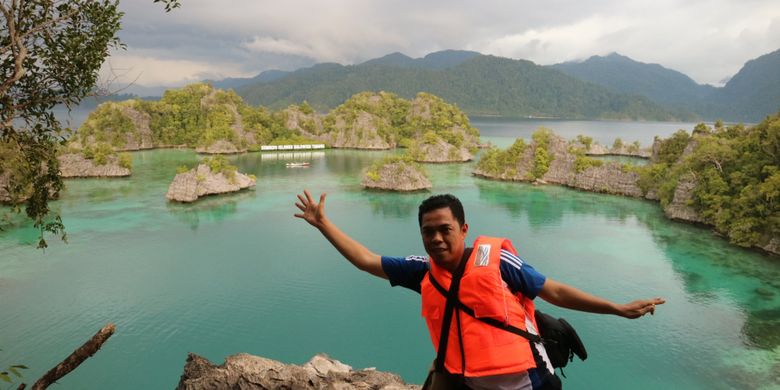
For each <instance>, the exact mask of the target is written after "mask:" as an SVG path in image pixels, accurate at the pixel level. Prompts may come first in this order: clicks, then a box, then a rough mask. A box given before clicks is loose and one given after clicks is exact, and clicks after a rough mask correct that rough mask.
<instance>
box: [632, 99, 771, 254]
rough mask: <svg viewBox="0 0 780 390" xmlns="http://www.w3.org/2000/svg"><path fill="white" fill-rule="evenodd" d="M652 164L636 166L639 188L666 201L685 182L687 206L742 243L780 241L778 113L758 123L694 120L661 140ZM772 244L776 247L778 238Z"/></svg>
mask: <svg viewBox="0 0 780 390" xmlns="http://www.w3.org/2000/svg"><path fill="white" fill-rule="evenodd" d="M656 154H657V157H656V159H655V160H654V162H653V164H651V165H648V166H645V167H642V168H639V173H640V185H641V186H642V187H643V190H645V191H646V192H647V191H655V192H656V193H657V194H658V198H659V200H660V202H661V204H662V205H669V204H670V203H672V202H673V201H674V200H675V196H676V195H678V193H676V192H677V189H678V187H679V186H680V184H681V183H682V182H684V181H687V182H690V183H691V184H692V187H693V190H692V193H691V194H690V199H689V200H687V202H686V203H687V205H688V206H690V207H692V208H693V209H694V210H695V211H696V213H697V214H698V215H699V216H700V218H701V221H702V222H704V223H706V224H709V225H713V226H714V227H715V229H716V230H717V231H718V232H720V233H723V234H724V235H726V236H728V237H729V240H731V242H733V243H735V244H737V245H740V246H746V247H749V246H765V245H767V244H768V243H770V242H771V241H773V240H780V113H778V114H775V115H773V116H770V117H768V118H766V119H765V120H764V121H762V122H761V123H759V124H758V125H755V126H751V127H745V126H743V125H733V126H724V125H723V124H722V123H720V122H718V123H716V126H714V127H713V128H710V127H708V126H707V125H704V124H699V125H697V126H696V127H695V128H694V129H693V132H692V134H691V135H689V134H688V133H686V132H684V131H678V132H677V133H675V134H674V135H673V136H672V137H670V138H668V139H666V140H660V141H659V142H658V147H657V153H656ZM774 245H776V246H780V242H775V243H774Z"/></svg>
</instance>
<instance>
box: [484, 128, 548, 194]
mask: <svg viewBox="0 0 780 390" xmlns="http://www.w3.org/2000/svg"><path fill="white" fill-rule="evenodd" d="M552 136H553V134H552V131H551V130H550V129H546V128H539V129H538V130H536V131H535V132H534V133H533V135H532V136H531V138H532V140H533V142H532V144H531V145H526V143H525V141H524V140H523V139H521V138H518V139H517V140H515V142H514V143H513V144H512V146H510V147H509V148H507V149H506V150H501V149H499V148H495V147H493V148H490V149H489V150H487V151H486V152H485V154H483V155H482V158H480V160H479V161H478V162H477V171H478V172H482V173H484V174H487V175H488V176H491V177H495V178H498V179H504V180H517V179H518V178H517V175H518V168H519V167H520V166H521V165H525V166H526V168H527V169H525V172H526V173H525V175H524V176H523V177H522V178H521V179H522V180H528V181H534V180H539V179H541V178H542V177H543V176H544V175H545V173H547V171H548V170H549V169H550V163H551V162H552V160H553V158H554V155H553V154H552V153H551V152H550V141H551V137H552ZM529 147H530V148H532V150H531V151H530V153H531V155H530V161H524V156H525V155H526V153H527V151H528V148H529Z"/></svg>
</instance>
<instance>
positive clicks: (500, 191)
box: [476, 180, 636, 228]
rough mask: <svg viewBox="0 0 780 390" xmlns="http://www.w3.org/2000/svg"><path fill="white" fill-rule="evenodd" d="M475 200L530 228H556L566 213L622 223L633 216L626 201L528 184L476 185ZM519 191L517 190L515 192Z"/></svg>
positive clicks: (484, 183)
mask: <svg viewBox="0 0 780 390" xmlns="http://www.w3.org/2000/svg"><path fill="white" fill-rule="evenodd" d="M476 186H477V188H478V189H479V198H480V200H483V201H485V202H487V203H489V204H494V205H497V206H500V207H503V208H505V209H506V210H508V211H509V212H510V214H511V215H512V216H514V217H520V216H527V218H528V221H529V224H530V226H531V228H540V227H544V226H559V225H561V221H562V220H563V217H564V215H566V214H569V213H575V214H586V215H599V216H605V217H607V218H609V219H610V220H614V221H621V222H624V221H625V220H626V219H628V218H630V217H633V216H635V215H636V207H635V205H633V204H626V203H625V202H626V199H625V198H621V197H617V196H610V195H600V196H599V197H594V196H593V194H590V193H586V192H581V191H576V190H571V189H567V188H563V187H554V186H537V185H533V184H529V183H505V182H498V181H489V180H480V181H477V182H476ZM519 189H521V190H519Z"/></svg>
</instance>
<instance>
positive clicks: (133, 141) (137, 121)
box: [68, 100, 155, 151]
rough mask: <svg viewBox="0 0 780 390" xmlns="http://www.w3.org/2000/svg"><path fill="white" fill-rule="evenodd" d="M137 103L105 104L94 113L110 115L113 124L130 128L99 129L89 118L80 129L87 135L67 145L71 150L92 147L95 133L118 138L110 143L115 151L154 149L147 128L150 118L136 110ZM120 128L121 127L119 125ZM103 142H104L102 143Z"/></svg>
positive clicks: (96, 122) (150, 134)
mask: <svg viewBox="0 0 780 390" xmlns="http://www.w3.org/2000/svg"><path fill="white" fill-rule="evenodd" d="M136 104H137V103H135V101H133V100H129V101H124V102H105V103H102V104H101V105H100V106H98V108H97V110H96V111H95V112H102V113H103V114H104V115H112V116H113V117H114V118H117V120H116V121H115V122H114V123H127V122H128V121H129V124H130V126H129V127H130V128H129V129H128V128H113V127H110V126H109V127H101V125H100V124H99V123H101V122H98V121H95V120H94V119H93V118H92V117H91V114H90V117H88V118H87V120H86V121H85V122H84V124H83V125H82V127H84V128H86V129H88V130H87V131H85V133H86V134H89V135H87V136H84V137H73V138H72V139H71V140H70V142H68V145H69V146H70V148H71V149H83V148H84V147H86V146H88V145H94V144H96V143H97V142H98V141H97V140H96V139H95V136H94V135H93V134H94V133H95V132H96V131H99V132H101V133H104V134H110V137H114V136H115V134H116V137H119V140H115V141H114V142H111V143H112V144H113V145H114V149H115V150H117V151H134V150H143V149H152V148H154V147H155V145H154V141H153V139H152V129H151V128H150V127H149V124H150V123H151V117H150V116H149V114H148V113H146V112H143V111H140V110H138V109H137V106H136ZM120 127H121V125H120ZM103 142H105V140H104V141H103Z"/></svg>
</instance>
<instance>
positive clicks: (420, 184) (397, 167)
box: [361, 154, 431, 191]
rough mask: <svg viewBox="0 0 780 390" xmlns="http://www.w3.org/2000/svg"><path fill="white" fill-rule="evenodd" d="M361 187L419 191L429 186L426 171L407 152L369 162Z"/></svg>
mask: <svg viewBox="0 0 780 390" xmlns="http://www.w3.org/2000/svg"><path fill="white" fill-rule="evenodd" d="M361 184H362V185H363V187H365V188H370V189H379V190H386V191H419V190H424V189H428V188H431V182H430V180H429V179H428V173H427V172H426V171H425V168H423V166H422V165H420V164H418V163H417V162H415V161H414V160H413V159H412V158H411V157H410V156H409V155H408V154H404V155H394V156H388V157H385V158H383V159H381V160H377V161H375V162H374V163H373V164H371V165H370V166H369V167H368V168H367V169H366V170H365V173H364V175H363V181H362V183H361Z"/></svg>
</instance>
